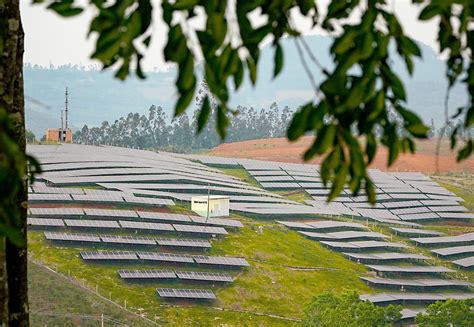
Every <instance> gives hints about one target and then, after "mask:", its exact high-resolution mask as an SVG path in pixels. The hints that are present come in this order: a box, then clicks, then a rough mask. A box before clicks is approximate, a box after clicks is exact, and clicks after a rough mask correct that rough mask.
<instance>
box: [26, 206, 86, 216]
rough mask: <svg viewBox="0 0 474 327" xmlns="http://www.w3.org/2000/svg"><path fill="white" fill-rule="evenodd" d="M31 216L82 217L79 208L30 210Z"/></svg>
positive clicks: (81, 211)
mask: <svg viewBox="0 0 474 327" xmlns="http://www.w3.org/2000/svg"><path fill="white" fill-rule="evenodd" d="M30 212H31V215H33V216H82V215H84V211H83V210H82V209H81V208H30Z"/></svg>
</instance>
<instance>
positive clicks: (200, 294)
mask: <svg viewBox="0 0 474 327" xmlns="http://www.w3.org/2000/svg"><path fill="white" fill-rule="evenodd" d="M156 291H157V293H158V295H159V296H160V297H163V298H175V299H197V300H215V299H216V296H215V295H214V293H213V292H212V291H211V290H204V289H181V288H180V289H175V288H157V289H156Z"/></svg>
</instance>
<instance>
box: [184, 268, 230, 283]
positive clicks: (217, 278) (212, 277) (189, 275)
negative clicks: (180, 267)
mask: <svg viewBox="0 0 474 327" xmlns="http://www.w3.org/2000/svg"><path fill="white" fill-rule="evenodd" d="M176 275H177V276H178V278H179V279H184V280H197V281H209V282H225V283H230V282H232V281H233V278H232V277H231V276H229V275H228V274H223V273H213V272H200V271H177V272H176Z"/></svg>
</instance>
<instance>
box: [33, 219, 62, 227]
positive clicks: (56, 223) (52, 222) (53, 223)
mask: <svg viewBox="0 0 474 327" xmlns="http://www.w3.org/2000/svg"><path fill="white" fill-rule="evenodd" d="M26 224H27V225H28V226H45V227H48V226H50V227H64V222H63V221H62V219H41V218H27V220H26Z"/></svg>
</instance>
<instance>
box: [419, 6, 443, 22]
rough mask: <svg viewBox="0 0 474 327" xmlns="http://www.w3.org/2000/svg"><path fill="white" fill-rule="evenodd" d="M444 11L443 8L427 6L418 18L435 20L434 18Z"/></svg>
mask: <svg viewBox="0 0 474 327" xmlns="http://www.w3.org/2000/svg"><path fill="white" fill-rule="evenodd" d="M442 11H443V8H441V7H438V6H436V5H433V4H432V5H427V6H426V7H425V8H423V10H422V11H421V13H420V16H418V18H419V19H420V20H429V19H431V18H433V17H434V16H436V15H439V14H441V13H442Z"/></svg>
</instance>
